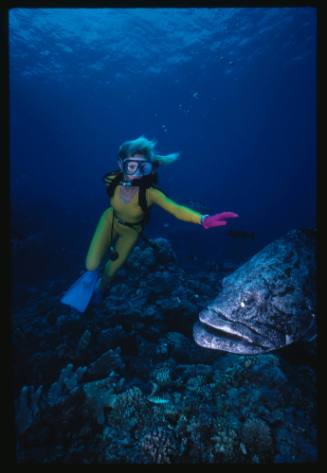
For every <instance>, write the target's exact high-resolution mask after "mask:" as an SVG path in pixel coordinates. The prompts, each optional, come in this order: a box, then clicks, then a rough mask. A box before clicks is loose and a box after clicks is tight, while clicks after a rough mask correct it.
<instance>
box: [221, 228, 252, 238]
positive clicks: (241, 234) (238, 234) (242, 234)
mask: <svg viewBox="0 0 327 473" xmlns="http://www.w3.org/2000/svg"><path fill="white" fill-rule="evenodd" d="M225 235H227V236H229V237H231V238H251V239H252V240H254V239H255V233H254V232H247V231H245V230H229V231H228V232H226V233H225Z"/></svg>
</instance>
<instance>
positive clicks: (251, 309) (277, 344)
mask: <svg viewBox="0 0 327 473" xmlns="http://www.w3.org/2000/svg"><path fill="white" fill-rule="evenodd" d="M315 250H316V233H315V231H314V230H309V229H303V230H298V229H296V230H291V231H289V232H288V233H287V234H286V235H285V236H284V237H282V238H279V239H277V240H275V241H273V242H272V243H270V244H268V245H267V246H266V247H264V248H263V249H262V250H261V251H260V252H259V253H257V254H255V255H254V256H253V257H252V258H251V259H250V260H249V261H247V262H246V263H244V264H243V265H242V266H240V267H239V268H238V269H237V270H236V271H234V272H233V273H232V274H230V275H228V276H227V277H226V278H224V279H223V282H222V289H221V291H220V293H219V294H218V296H217V297H216V298H215V299H214V300H213V301H212V302H211V303H210V304H209V305H208V306H207V308H205V309H204V310H202V311H201V312H200V314H199V321H197V322H196V323H195V325H194V328H193V337H194V340H195V342H196V343H197V344H198V345H201V346H203V347H206V348H211V349H213V350H223V351H227V352H231V353H238V354H252V355H253V354H260V353H266V352H270V351H273V350H277V349H279V348H282V347H284V346H286V345H290V344H292V343H294V342H296V341H298V340H300V339H310V338H311V339H312V338H314V337H315V333H316V329H317V327H316V251H315Z"/></svg>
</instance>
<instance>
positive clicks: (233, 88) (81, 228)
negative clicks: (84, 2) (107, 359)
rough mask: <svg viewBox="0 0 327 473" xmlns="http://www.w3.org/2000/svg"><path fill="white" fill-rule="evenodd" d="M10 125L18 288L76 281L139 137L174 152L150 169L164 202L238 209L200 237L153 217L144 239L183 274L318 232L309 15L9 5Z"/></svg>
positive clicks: (312, 16)
mask: <svg viewBox="0 0 327 473" xmlns="http://www.w3.org/2000/svg"><path fill="white" fill-rule="evenodd" d="M195 93H197V94H195ZM10 115H11V127H10V163H11V207H12V208H11V220H12V224H11V225H12V232H13V235H15V234H16V233H17V232H18V233H19V235H24V238H23V239H22V240H21V239H20V240H19V242H18V244H17V245H16V246H14V247H13V250H12V266H13V273H12V274H13V285H14V287H20V286H21V285H25V284H27V285H31V286H38V287H42V285H43V284H44V283H45V282H48V281H50V280H53V279H56V278H58V279H62V280H67V281H68V280H70V279H74V278H76V276H77V275H78V273H79V272H80V270H81V269H83V267H84V266H83V265H84V258H85V254H86V251H87V248H88V244H89V241H90V238H91V237H92V234H93V231H94V228H95V225H96V223H97V220H98V218H99V216H100V215H101V213H102V212H103V210H104V209H105V208H106V206H107V205H108V201H107V196H106V192H105V188H104V185H103V183H102V181H101V177H102V175H103V174H104V173H105V172H107V171H108V170H110V169H113V168H116V153H117V150H118V147H119V145H120V144H121V143H122V142H123V141H125V140H128V139H135V138H137V137H138V136H140V135H145V136H146V137H147V138H149V139H153V138H155V139H157V140H158V146H157V149H158V151H159V153H160V154H168V153H171V152H180V153H181V158H180V160H179V161H177V162H176V163H174V164H172V165H170V166H167V167H165V168H163V169H161V170H160V182H159V185H160V186H161V187H162V188H163V189H164V190H165V191H166V192H167V193H168V195H169V196H170V197H171V198H172V199H174V200H176V201H177V202H178V203H181V204H184V205H188V202H189V201H198V202H200V203H202V204H203V205H206V206H207V207H208V210H209V211H210V213H216V212H221V211H225V210H230V211H235V212H237V213H238V214H239V215H240V218H239V219H238V220H237V221H233V222H231V223H230V225H229V226H228V228H227V227H226V229H223V228H215V229H211V230H208V231H205V230H203V229H202V228H201V227H200V226H198V225H192V224H189V223H185V222H181V221H178V220H176V219H174V218H173V217H172V216H170V215H169V214H167V213H165V212H164V211H163V210H161V209H160V208H158V207H157V208H153V209H152V220H151V223H150V224H149V226H148V228H147V229H146V234H147V235H148V236H150V237H158V236H164V237H165V236H166V237H168V238H169V239H170V240H171V242H172V244H173V245H174V247H175V249H176V252H177V255H178V257H179V260H180V263H181V265H183V264H185V267H186V266H187V261H188V259H189V258H191V257H192V256H194V255H195V256H197V257H198V258H199V260H198V264H201V260H202V259H203V260H208V259H212V260H215V261H217V262H221V261H229V260H236V261H237V260H240V259H244V258H247V257H249V256H251V255H253V254H254V253H255V252H256V251H258V250H260V249H261V248H262V247H263V246H264V245H266V244H267V243H269V242H270V241H272V240H273V239H275V238H277V237H279V236H281V235H282V234H284V233H285V232H286V231H288V230H290V229H292V228H299V227H314V226H315V225H316V11H315V9H314V8H282V9H278V8H240V9H228V8H225V9H219V8H218V9H187V10H184V9H176V10H175V9H168V10H165V9H153V10H151V9H138V10H133V9H126V10H120V9H112V10H110V9H106V10H101V9H99V10H69V9H56V10H51V9H45V10H43V9H12V10H11V12H10ZM164 224H166V225H165V226H164ZM167 224H169V225H167ZM227 229H242V230H247V231H251V232H255V233H256V238H255V240H249V239H234V238H230V237H228V236H227V235H226V234H225V233H226V231H227ZM13 238H14V237H13Z"/></svg>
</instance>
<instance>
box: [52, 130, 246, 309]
mask: <svg viewBox="0 0 327 473" xmlns="http://www.w3.org/2000/svg"><path fill="white" fill-rule="evenodd" d="M155 146H156V141H150V140H148V139H146V138H145V137H144V136H140V137H139V138H137V139H135V140H131V141H125V142H124V143H123V144H122V145H121V146H120V148H119V152H118V157H117V160H118V166H119V169H117V170H114V171H111V172H108V173H107V174H105V176H104V177H103V180H104V183H105V185H106V186H107V193H108V196H109V198H110V204H111V205H110V207H109V208H107V209H106V210H105V211H104V212H103V214H102V215H101V217H100V219H99V221H98V224H97V226H96V229H95V232H94V235H93V237H92V240H91V243H90V246H89V249H88V252H87V255H86V260H85V267H86V271H84V273H83V274H82V276H81V277H80V278H79V279H78V280H77V281H76V282H75V283H74V284H73V285H72V286H71V287H70V288H69V289H68V291H67V292H66V293H65V294H64V296H63V297H62V298H61V302H62V303H63V304H67V305H69V306H71V307H73V308H75V309H76V310H78V311H80V312H84V311H85V310H86V308H87V306H88V305H89V303H90V302H91V303H92V304H94V305H98V304H100V303H101V301H102V298H103V295H104V293H105V292H106V290H107V288H108V286H110V283H111V281H112V279H113V277H114V275H115V274H116V272H117V271H118V270H119V268H121V267H122V265H123V264H124V263H125V261H126V259H127V257H128V255H129V254H130V252H131V250H132V248H133V247H134V245H135V244H136V242H137V241H138V239H139V237H140V236H142V237H143V238H144V239H145V240H146V241H147V242H148V243H149V244H151V243H150V242H149V240H147V239H146V238H145V237H144V236H143V234H142V232H143V229H144V226H145V224H146V223H147V222H148V221H149V208H150V207H151V206H152V205H153V204H157V205H159V206H160V207H162V208H163V209H164V210H166V211H167V212H169V213H170V214H172V215H173V216H174V217H176V218H177V219H179V220H183V221H185V222H190V223H195V224H198V225H202V227H203V228H204V229H206V230H207V229H208V228H212V227H219V226H224V225H226V224H227V219H228V218H236V217H238V215H237V214H236V213H234V212H222V213H217V214H214V215H208V214H204V215H202V214H201V213H199V212H197V211H195V210H192V209H190V208H188V207H185V206H183V205H180V204H178V203H177V202H174V201H173V200H171V199H169V198H168V197H167V195H166V194H165V193H164V192H163V191H162V190H161V189H159V188H158V187H157V186H156V183H157V170H158V167H159V166H161V165H166V164H170V163H172V162H174V161H175V160H176V159H178V156H179V153H172V154H168V155H166V156H162V155H159V154H157V152H156V151H155ZM152 246H153V245H152ZM108 250H110V252H109V260H108V262H107V263H106V265H105V267H104V270H103V272H102V274H101V275H100V271H99V267H100V264H101V262H102V260H103V258H104V256H105V255H106V253H107V252H108Z"/></svg>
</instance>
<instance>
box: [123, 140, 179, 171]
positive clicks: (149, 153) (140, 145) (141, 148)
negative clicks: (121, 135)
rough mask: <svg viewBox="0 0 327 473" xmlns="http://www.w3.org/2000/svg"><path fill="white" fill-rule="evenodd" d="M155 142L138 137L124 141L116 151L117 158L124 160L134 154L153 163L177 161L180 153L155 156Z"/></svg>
mask: <svg viewBox="0 0 327 473" xmlns="http://www.w3.org/2000/svg"><path fill="white" fill-rule="evenodd" d="M156 144H157V141H156V140H152V141H151V140H148V139H147V138H145V136H139V137H138V138H136V139H135V140H130V141H125V142H124V143H123V144H122V145H121V146H120V147H119V151H118V158H120V159H125V158H127V157H128V156H134V154H137V153H139V154H142V155H144V156H145V157H146V159H148V160H149V161H152V162H153V163H157V164H170V163H173V162H174V161H176V159H178V157H179V155H180V153H170V154H166V155H162V154H157V152H156V151H155V146H156Z"/></svg>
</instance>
